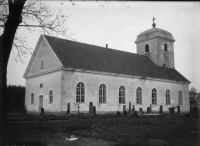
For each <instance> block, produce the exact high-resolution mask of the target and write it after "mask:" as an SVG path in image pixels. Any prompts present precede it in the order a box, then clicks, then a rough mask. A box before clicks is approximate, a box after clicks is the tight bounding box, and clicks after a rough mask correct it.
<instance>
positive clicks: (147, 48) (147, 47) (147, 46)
mask: <svg viewBox="0 0 200 146" xmlns="http://www.w3.org/2000/svg"><path fill="white" fill-rule="evenodd" d="M145 52H146V53H147V52H149V45H145Z"/></svg>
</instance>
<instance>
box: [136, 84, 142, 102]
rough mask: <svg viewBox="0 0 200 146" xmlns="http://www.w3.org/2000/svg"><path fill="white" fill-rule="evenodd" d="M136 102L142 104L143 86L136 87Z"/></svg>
mask: <svg viewBox="0 0 200 146" xmlns="http://www.w3.org/2000/svg"><path fill="white" fill-rule="evenodd" d="M136 104H142V88H141V87H138V88H137V89H136Z"/></svg>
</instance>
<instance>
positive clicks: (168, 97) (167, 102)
mask: <svg viewBox="0 0 200 146" xmlns="http://www.w3.org/2000/svg"><path fill="white" fill-rule="evenodd" d="M166 104H167V105H168V104H170V91H169V90H167V91H166Z"/></svg>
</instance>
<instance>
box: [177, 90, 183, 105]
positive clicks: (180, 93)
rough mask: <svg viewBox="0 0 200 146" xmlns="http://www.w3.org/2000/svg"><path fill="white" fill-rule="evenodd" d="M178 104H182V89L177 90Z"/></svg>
mask: <svg viewBox="0 0 200 146" xmlns="http://www.w3.org/2000/svg"><path fill="white" fill-rule="evenodd" d="M178 104H179V105H183V96H182V91H179V92H178Z"/></svg>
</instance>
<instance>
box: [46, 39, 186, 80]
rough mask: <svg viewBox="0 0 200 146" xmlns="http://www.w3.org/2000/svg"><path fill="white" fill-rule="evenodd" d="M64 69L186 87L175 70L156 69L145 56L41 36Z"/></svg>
mask: <svg viewBox="0 0 200 146" xmlns="http://www.w3.org/2000/svg"><path fill="white" fill-rule="evenodd" d="M44 37H45V38H46V40H47V41H48V42H49V44H50V45H51V47H52V49H53V50H54V52H55V54H56V55H57V57H58V58H59V60H60V61H61V63H62V64H63V66H64V67H65V68H74V69H85V70H90V71H98V72H108V73H116V74H124V75H131V76H141V77H151V78H159V79H166V80H172V81H178V82H187V83H190V82H189V81H188V80H187V79H186V78H185V77H184V76H182V75H181V74H180V73H179V72H178V71H177V70H175V69H168V68H167V69H166V71H164V69H163V68H162V67H159V66H157V65H156V64H155V63H154V62H153V61H151V59H149V58H148V57H147V56H145V55H138V54H134V53H128V52H124V51H118V50H114V49H109V48H104V47H99V46H94V45H89V44H84V43H80V42H76V41H70V40H65V39H61V38H56V37H51V36H47V35H44Z"/></svg>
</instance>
